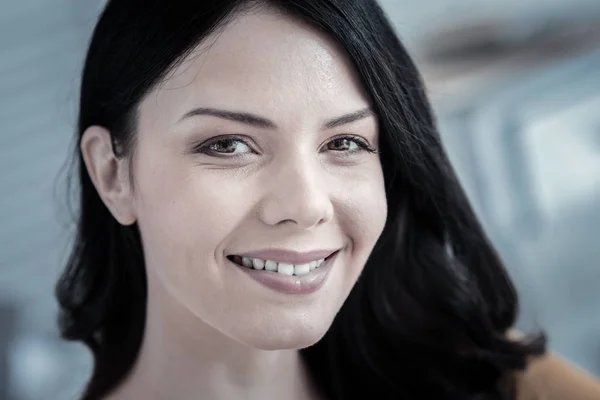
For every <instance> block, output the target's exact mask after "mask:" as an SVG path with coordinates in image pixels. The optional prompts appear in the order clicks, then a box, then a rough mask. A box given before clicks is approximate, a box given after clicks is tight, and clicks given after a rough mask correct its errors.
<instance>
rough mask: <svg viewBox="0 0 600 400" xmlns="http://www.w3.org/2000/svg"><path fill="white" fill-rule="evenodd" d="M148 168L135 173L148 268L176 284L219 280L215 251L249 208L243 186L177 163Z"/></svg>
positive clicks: (147, 166)
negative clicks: (225, 182)
mask: <svg viewBox="0 0 600 400" xmlns="http://www.w3.org/2000/svg"><path fill="white" fill-rule="evenodd" d="M143 167H144V165H143V164H142V165H140V168H139V173H138V174H137V176H136V181H137V183H138V185H137V186H138V188H137V193H136V197H137V198H136V205H137V209H138V220H139V226H140V231H141V234H142V238H143V241H144V251H145V254H146V258H147V262H148V264H149V267H157V268H158V273H160V275H161V276H162V278H163V279H168V280H170V281H173V283H174V284H176V285H180V284H184V283H185V282H189V280H190V278H192V279H193V280H195V278H196V277H198V279H199V277H202V278H203V279H201V281H203V282H204V281H206V280H207V279H206V278H207V277H209V278H210V277H211V276H212V277H214V278H215V279H217V278H218V274H216V272H215V270H216V267H215V262H214V257H215V253H216V251H218V250H219V249H220V245H221V244H222V242H223V240H224V239H225V238H226V237H227V236H228V235H230V234H231V231H232V230H234V229H235V227H236V226H237V225H238V224H239V223H240V222H241V221H243V219H244V215H246V214H247V213H248V207H249V206H250V205H248V204H246V203H245V202H244V196H243V194H242V193H241V190H242V189H238V188H237V186H236V185H223V184H222V183H221V184H219V182H217V181H215V180H214V179H213V178H214V176H215V175H214V174H210V173H197V172H198V170H194V169H190V167H189V165H187V166H184V165H179V163H177V162H176V161H175V162H171V164H170V165H161V164H160V163H152V164H146V165H145V167H146V168H145V169H143ZM164 266H168V268H165V267H164ZM215 276H216V277H215ZM199 280H200V279H199Z"/></svg>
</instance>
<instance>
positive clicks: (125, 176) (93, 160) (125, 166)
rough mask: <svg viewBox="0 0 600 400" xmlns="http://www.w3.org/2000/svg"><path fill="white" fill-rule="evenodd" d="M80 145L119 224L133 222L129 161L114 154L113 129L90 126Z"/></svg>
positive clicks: (91, 176) (88, 167)
mask: <svg viewBox="0 0 600 400" xmlns="http://www.w3.org/2000/svg"><path fill="white" fill-rule="evenodd" d="M80 147H81V153H82V155H83V160H84V162H85V165H86V168H87V171H88V174H89V176H90V178H91V180H92V182H93V184H94V186H95V187H96V190H97V191H98V194H99V195H100V198H101V199H102V201H103V202H104V204H105V205H106V207H107V208H108V209H109V211H110V212H111V214H112V215H113V217H115V219H116V220H117V221H118V222H119V223H120V224H122V225H131V224H133V223H134V222H135V221H136V214H135V210H134V201H133V191H132V190H131V186H132V185H131V183H132V182H130V181H129V161H128V160H127V159H126V158H117V157H116V156H115V154H114V152H113V147H112V143H111V137H110V132H109V131H108V130H107V129H105V128H103V127H100V126H90V127H89V128H87V129H86V130H85V132H84V133H83V136H82V138H81V144H80Z"/></svg>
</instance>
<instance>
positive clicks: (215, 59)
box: [133, 12, 387, 349]
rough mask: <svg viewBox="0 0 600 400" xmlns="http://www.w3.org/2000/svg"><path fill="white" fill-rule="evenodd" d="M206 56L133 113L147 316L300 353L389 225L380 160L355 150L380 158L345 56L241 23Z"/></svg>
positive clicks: (272, 18)
mask: <svg viewBox="0 0 600 400" xmlns="http://www.w3.org/2000/svg"><path fill="white" fill-rule="evenodd" d="M206 43H208V44H209V45H208V46H206V45H203V44H201V45H200V46H199V47H198V49H197V51H195V52H194V53H193V54H191V55H190V56H189V57H188V58H187V59H186V60H185V62H183V63H182V64H181V65H179V66H178V67H177V68H176V69H175V70H174V71H172V73H170V74H169V75H168V77H167V79H166V80H165V81H164V82H163V83H162V84H160V85H158V86H157V88H156V89H155V90H154V91H153V92H152V93H150V94H149V95H148V96H146V97H145V99H144V100H143V102H142V103H141V105H140V118H139V131H138V138H137V147H136V149H135V153H134V164H133V165H134V171H133V176H134V177H135V191H134V194H133V196H134V197H133V204H134V209H135V216H136V218H137V220H138V223H139V227H140V231H141V235H142V240H143V245H144V254H145V258H146V263H147V270H148V279H149V281H150V289H149V299H150V301H149V304H152V303H153V299H154V298H155V297H154V296H157V297H156V298H160V297H161V296H162V298H165V297H164V296H165V295H166V296H167V297H166V298H168V299H170V300H169V302H170V304H176V305H177V307H178V308H179V309H184V310H186V311H185V312H184V313H183V314H180V315H188V317H190V318H198V319H199V320H200V321H202V322H203V323H205V324H207V325H208V326H210V327H212V328H214V329H215V330H217V331H220V332H221V333H223V334H225V335H227V336H229V337H230V338H233V339H235V340H237V341H238V342H241V343H243V344H247V345H249V346H252V347H255V348H260V349H284V348H301V347H306V346H308V345H311V344H313V343H315V342H316V341H318V340H319V339H320V338H321V337H322V336H323V335H324V334H325V333H326V331H327V329H328V328H329V326H330V324H331V323H332V320H333V318H334V317H335V315H336V313H337V312H338V311H339V309H340V307H341V306H342V304H343V302H344V300H345V299H346V297H347V296H348V294H349V292H350V290H351V289H352V287H353V285H354V284H355V282H356V280H357V278H358V276H359V274H360V273H361V270H362V269H363V267H364V265H365V262H366V260H367V258H368V256H369V254H370V252H371V250H372V249H373V246H374V245H375V242H376V241H377V239H378V237H379V236H380V234H381V232H382V230H383V227H384V224H385V220H386V214H387V205H386V198H385V191H384V182H383V174H382V169H381V165H380V162H379V156H378V155H377V154H373V153H371V152H369V151H367V150H365V149H364V148H363V147H364V146H370V147H372V148H378V125H377V120H376V118H375V116H374V115H373V114H371V113H370V112H368V110H369V108H370V102H369V98H368V96H367V95H366V93H365V91H364V90H363V88H362V87H361V84H360V81H359V78H358V77H357V75H356V72H355V71H353V69H352V67H351V65H350V63H349V61H348V60H347V59H346V56H345V55H344V53H343V52H342V51H341V50H340V48H338V47H337V46H336V45H335V44H333V42H332V41H331V40H330V39H328V38H327V37H326V36H324V35H323V34H321V33H318V32H316V31H314V30H312V29H309V28H307V27H306V26H305V25H304V24H302V23H299V22H296V21H293V20H291V19H289V18H286V17H282V16H281V15H275V14H269V13H266V12H261V13H253V14H247V15H244V16H242V17H239V18H238V19H236V20H235V21H234V22H233V23H231V24H230V25H229V26H228V27H227V28H226V29H225V30H224V31H222V32H221V33H220V34H218V35H216V36H214V37H212V38H211V39H209V40H207V41H206V42H205V44H206ZM365 110H367V111H365ZM332 252H337V253H334V254H333V256H331V257H329V258H327V259H326V260H325V261H318V260H319V259H324V258H326V257H327V256H328V255H329V254H331V253H332ZM311 253H312V254H311ZM242 256H248V257H249V258H245V259H244V258H242ZM244 263H245V264H246V265H244ZM238 264H242V265H238ZM157 291H160V292H162V294H161V295H160V296H158V293H157ZM154 301H156V300H154ZM188 311H189V312H188ZM188 322H190V321H188ZM181 323H182V324H185V323H186V322H185V321H181Z"/></svg>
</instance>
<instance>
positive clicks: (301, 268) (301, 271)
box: [294, 264, 310, 276]
mask: <svg viewBox="0 0 600 400" xmlns="http://www.w3.org/2000/svg"><path fill="white" fill-rule="evenodd" d="M309 272H310V265H309V264H300V265H294V274H296V275H298V276H302V275H306V274H308V273H309Z"/></svg>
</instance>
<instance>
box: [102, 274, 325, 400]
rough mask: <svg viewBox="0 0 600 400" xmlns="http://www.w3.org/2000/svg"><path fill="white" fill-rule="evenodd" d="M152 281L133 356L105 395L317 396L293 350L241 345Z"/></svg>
mask: <svg viewBox="0 0 600 400" xmlns="http://www.w3.org/2000/svg"><path fill="white" fill-rule="evenodd" d="M151 281H152V279H150V277H149V287H148V291H149V293H148V294H149V295H148V306H147V313H146V328H145V332H144V337H143V341H142V346H141V349H140V353H139V355H138V359H137V361H136V364H135V366H134V367H133V370H132V371H131V373H130V374H129V376H128V377H127V378H126V380H125V381H124V382H123V383H122V384H121V386H119V387H118V388H117V390H116V391H115V392H114V393H113V394H112V395H111V396H110V397H109V398H108V399H109V400H121V399H131V398H143V399H147V400H162V399H173V400H180V399H181V400H184V399H185V400H187V399H197V398H202V399H207V400H208V399H210V400H221V399H241V398H243V399H248V400H253V399H280V398H284V399H289V400H309V399H316V398H317V395H316V392H315V390H314V389H313V388H312V386H311V383H310V382H311V380H310V377H309V374H308V371H307V370H306V368H305V366H304V363H303V362H302V359H301V358H300V354H299V353H298V351H297V350H259V349H255V348H250V347H248V346H246V345H244V344H241V343H239V342H237V341H235V340H233V339H231V338H229V337H227V336H225V335H224V334H222V333H221V332H219V331H217V330H215V329H214V328H212V327H211V326H209V325H208V324H206V323H204V322H203V321H201V320H200V319H199V318H197V317H196V316H194V315H192V314H191V312H190V311H189V310H187V309H183V307H182V306H181V305H180V304H176V301H175V300H173V299H172V298H171V297H170V296H169V295H168V294H167V293H166V292H165V291H164V289H163V288H159V287H157V286H156V285H153V284H152V283H151ZM150 291H153V292H152V293H150Z"/></svg>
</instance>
